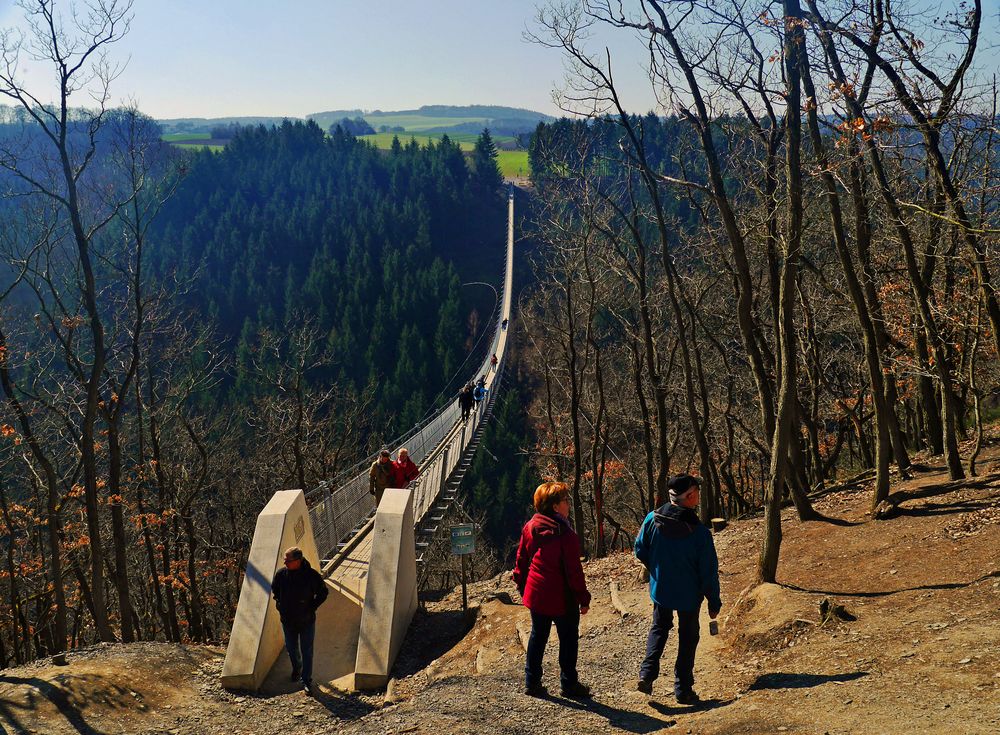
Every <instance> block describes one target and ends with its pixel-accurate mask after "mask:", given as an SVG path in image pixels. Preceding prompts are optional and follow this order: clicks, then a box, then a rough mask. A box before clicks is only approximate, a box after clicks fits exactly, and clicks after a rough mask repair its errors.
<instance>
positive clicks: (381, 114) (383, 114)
mask: <svg viewBox="0 0 1000 735" xmlns="http://www.w3.org/2000/svg"><path fill="white" fill-rule="evenodd" d="M358 116H360V117H363V118H364V119H365V120H366V121H367V122H368V124H369V125H371V126H372V127H373V128H375V130H377V131H382V130H383V128H384V129H385V130H386V131H388V132H407V133H479V132H481V131H482V129H483V128H489V129H490V131H491V132H492V133H494V134H496V135H517V134H518V133H529V132H531V131H532V130H534V129H535V127H536V126H537V125H538V123H539V122H551V121H552V120H553V119H554V118H552V117H551V116H549V115H544V114H542V113H540V112H534V111H533V110H525V109H522V108H518V107H502V106H499V105H464V106H455V105H424V106H423V107H420V108H418V109H416V110H396V111H388V112H387V111H384V110H373V111H371V112H364V111H362V110H330V111H327V112H316V113H313V114H311V115H307V116H306V117H307V118H308V119H310V120H315V121H316V124H317V125H319V126H320V127H321V128H324V129H326V128H328V127H329V126H330V125H332V124H333V123H334V122H336V121H338V120H341V119H343V118H345V117H350V118H354V117H358ZM398 128H402V129H403V130H402V131H398Z"/></svg>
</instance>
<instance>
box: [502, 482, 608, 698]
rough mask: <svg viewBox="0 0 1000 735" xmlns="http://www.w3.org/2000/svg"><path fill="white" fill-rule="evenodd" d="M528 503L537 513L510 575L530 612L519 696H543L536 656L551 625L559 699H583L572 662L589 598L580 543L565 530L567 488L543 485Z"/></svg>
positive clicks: (539, 661) (527, 527) (542, 650)
mask: <svg viewBox="0 0 1000 735" xmlns="http://www.w3.org/2000/svg"><path fill="white" fill-rule="evenodd" d="M534 502H535V510H537V511H538V512H537V513H535V515H534V516H532V518H531V520H530V521H528V522H527V523H526V524H525V525H524V529H523V530H522V531H521V543H520V544H519V545H518V547H517V561H516V562H515V565H514V574H513V577H514V584H516V585H517V591H518V592H520V593H521V598H522V599H523V601H524V606H525V607H527V608H528V609H529V610H530V611H531V637H530V638H528V652H527V661H526V663H525V666H524V693H525V694H527V695H528V696H530V697H544V696H546V695H547V694H548V690H546V688H545V687H544V686H543V685H542V655H543V654H544V653H545V644H546V643H547V642H548V640H549V633H550V632H551V631H552V624H553V623H555V624H556V632H557V633H558V634H559V682H560V685H561V686H560V689H561V691H562V695H563V696H564V697H572V698H574V699H582V698H586V697H589V696H590V687H588V686H587V685H585V684H581V683H580V679H579V678H578V676H577V672H576V659H577V653H578V651H579V643H580V616H581V615H586V614H587V611H588V610H590V592H588V591H587V580H586V579H585V578H584V576H583V567H582V566H581V564H580V539H579V537H578V536H577V535H576V532H575V531H574V530H573V527H572V526H570V525H569V508H570V501H569V486H568V485H567V484H566V483H565V482H543V483H542V484H541V485H539V486H538V488H537V489H536V490H535V496H534Z"/></svg>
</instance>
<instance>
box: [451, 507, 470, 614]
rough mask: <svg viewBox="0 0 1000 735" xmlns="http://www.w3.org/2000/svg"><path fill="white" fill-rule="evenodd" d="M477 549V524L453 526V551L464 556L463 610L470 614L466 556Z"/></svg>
mask: <svg viewBox="0 0 1000 735" xmlns="http://www.w3.org/2000/svg"><path fill="white" fill-rule="evenodd" d="M475 550H476V526H475V524H473V523H457V524H455V525H454V526H452V527H451V553H452V554H458V555H459V556H461V557H462V612H463V613H464V614H465V615H468V614H469V594H468V592H467V590H466V571H465V570H466V564H465V557H466V556H468V555H469V554H471V553H473V552H474V551H475Z"/></svg>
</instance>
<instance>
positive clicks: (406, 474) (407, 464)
mask: <svg viewBox="0 0 1000 735" xmlns="http://www.w3.org/2000/svg"><path fill="white" fill-rule="evenodd" d="M419 474H420V470H419V469H417V466H416V465H415V464H414V463H413V460H412V459H410V451H409V450H408V449H407V448H406V447H403V448H402V449H400V450H399V452H398V453H397V454H396V461H395V462H393V463H392V476H393V480H394V483H393V485H392V486H393V487H406V486H407V485H409V484H410V483H411V482H413V481H414V480H416V479H417V475H419Z"/></svg>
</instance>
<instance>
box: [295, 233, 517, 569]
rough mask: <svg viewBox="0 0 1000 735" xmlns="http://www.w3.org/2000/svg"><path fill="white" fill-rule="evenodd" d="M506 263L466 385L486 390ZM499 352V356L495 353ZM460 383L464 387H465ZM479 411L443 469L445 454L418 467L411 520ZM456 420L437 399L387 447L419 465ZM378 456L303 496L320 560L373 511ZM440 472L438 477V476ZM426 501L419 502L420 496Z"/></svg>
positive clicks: (456, 452) (498, 335) (451, 403)
mask: <svg viewBox="0 0 1000 735" xmlns="http://www.w3.org/2000/svg"><path fill="white" fill-rule="evenodd" d="M511 258H512V249H511V248H510V247H508V254H507V260H508V261H509V260H510V259H511ZM511 267H512V263H510V262H508V263H506V269H505V271H506V274H505V275H506V277H505V279H504V284H503V285H502V286H501V287H500V289H499V291H498V296H499V298H498V299H497V307H496V311H495V312H494V315H493V320H492V327H493V334H492V337H491V339H490V340H489V343H488V348H487V350H486V353H485V355H484V356H483V359H482V363H481V364H479V365H478V367H477V369H476V370H475V372H473V373H472V376H471V378H470V381H474V380H476V379H477V378H478V377H479V376H483V375H485V376H487V386H488V387H490V388H491V389H492V388H493V385H494V383H495V378H496V376H497V375H498V374H499V371H500V368H501V366H502V360H503V357H504V355H503V351H504V350H503V349H502V347H503V346H505V345H506V339H505V338H506V331H505V330H504V329H503V328H502V327H501V323H502V322H503V320H505V319H508V318H509V316H510V314H509V306H508V305H509V303H510V298H509V297H508V295H507V293H506V292H507V289H508V283H509V281H510V278H509V273H510V269H511ZM498 353H499V354H498ZM495 354H496V355H498V361H499V362H498V365H497V366H496V369H494V368H493V367H492V366H491V365H490V361H491V359H492V357H493V355H495ZM470 381H466V382H470ZM492 393H493V390H490V394H489V400H493V398H494V396H493V395H492ZM482 413H483V411H482V410H477V411H475V412H474V414H473V417H470V420H469V422H468V425H467V427H465V428H464V429H463V430H461V431H459V432H458V433H457V436H458V438H459V440H460V441H461V442H462V444H461V447H459V446H458V445H455V446H453V447H450V448H449V451H448V452H447V464H448V465H450V466H447V467H444V460H445V453H442V454H441V460H442V463H441V464H437V465H435V466H434V467H433V469H432V468H431V467H421V477H420V478H418V480H417V481H416V483H417V487H418V490H417V492H418V493H419V494H418V497H417V498H415V501H416V502H415V503H414V518H415V519H420V518H422V517H423V515H424V514H425V512H426V511H427V509H428V508H429V507H430V505H429V504H430V503H431V502H433V498H434V497H436V495H437V490H440V488H441V487H442V486H443V482H444V480H445V479H447V477H448V475H449V474H450V473H451V470H452V469H454V465H455V463H457V462H458V457H459V456H460V454H461V450H462V449H464V448H465V447H466V446H467V445H468V442H469V440H470V439H471V436H472V432H473V431H474V429H475V426H476V425H477V424H478V421H479V419H480V417H481V415H482ZM460 417H461V410H460V408H459V406H458V401H457V399H456V397H455V396H453V395H446V396H444V397H443V405H442V406H441V408H439V409H438V410H437V412H436V413H434V414H433V415H432V416H430V417H429V418H427V419H426V420H425V421H423V422H421V423H420V424H418V425H417V426H416V427H414V428H413V429H412V430H411V431H410V432H409V433H407V434H406V435H405V436H403V437H400V438H399V439H396V440H394V441H393V442H391V443H390V444H389V445H388V446H391V447H394V448H398V447H406V448H407V449H408V450H409V453H410V458H411V459H412V460H413V461H414V462H415V463H416V464H417V465H421V464H422V463H424V460H425V459H427V457H428V456H429V455H430V454H431V453H432V452H433V451H434V450H435V449H436V448H437V447H438V445H439V444H440V443H441V441H442V440H443V439H444V438H445V437H447V436H448V434H449V432H450V431H451V430H452V427H454V426H455V425H456V424H457V423H458V421H459V419H460ZM377 457H378V454H377V453H376V454H373V455H372V456H371V457H368V458H366V459H364V460H362V461H361V462H358V463H357V464H356V465H354V466H352V467H351V468H350V469H349V470H346V471H345V472H344V473H342V474H341V475H339V476H338V477H337V478H336V479H334V480H330V481H327V482H325V483H322V484H320V486H319V487H317V488H315V489H313V490H311V491H309V492H308V493H306V504H307V505H308V506H309V516H310V520H311V521H312V527H313V533H314V535H315V537H316V546H317V548H318V549H319V550H320V556H321V557H322V558H328V557H329V556H330V555H331V554H332V553H333V552H334V551H335V550H336V548H337V545H338V544H339V543H340V542H341V541H342V540H344V539H346V538H347V537H348V536H349V535H350V534H351V532H352V531H354V530H355V529H356V528H358V527H359V526H360V525H362V523H363V522H364V521H365V519H367V518H368V517H369V516H370V515H371V513H372V510H373V505H374V504H373V500H372V496H371V494H370V492H369V478H368V471H369V468H370V467H371V463H372V462H374V461H375V460H376V459H377ZM442 472H443V473H444V474H443V476H442V475H441V473H442ZM432 473H433V474H434V476H436V477H437V478H438V480H437V483H438V484H437V485H436V488H437V490H434V492H433V495H431V494H430V493H431V490H432V482H431V475H432ZM425 494H426V495H427V497H428V498H429V499H427V500H421V497H422V496H423V495H425Z"/></svg>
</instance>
